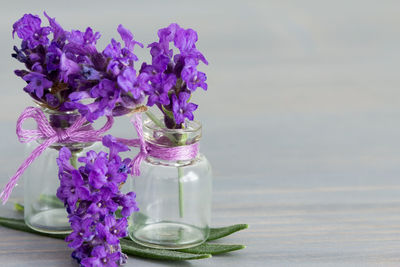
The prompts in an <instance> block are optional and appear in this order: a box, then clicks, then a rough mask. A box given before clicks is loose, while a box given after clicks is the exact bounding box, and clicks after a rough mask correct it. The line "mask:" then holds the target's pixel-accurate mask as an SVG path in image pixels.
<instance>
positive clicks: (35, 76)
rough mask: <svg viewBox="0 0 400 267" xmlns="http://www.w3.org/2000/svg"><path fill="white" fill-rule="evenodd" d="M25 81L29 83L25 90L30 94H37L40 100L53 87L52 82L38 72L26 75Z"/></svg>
mask: <svg viewBox="0 0 400 267" xmlns="http://www.w3.org/2000/svg"><path fill="white" fill-rule="evenodd" d="M23 79H24V80H25V81H27V82H28V85H27V86H26V87H25V88H24V90H25V91H26V92H29V93H35V95H36V96H37V97H39V98H42V96H43V91H44V90H45V89H48V88H50V87H51V86H52V85H53V83H52V82H51V81H49V80H47V79H46V76H45V75H43V74H41V73H37V72H31V73H29V74H27V75H25V76H24V77H23Z"/></svg>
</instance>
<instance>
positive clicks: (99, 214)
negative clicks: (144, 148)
mask: <svg viewBox="0 0 400 267" xmlns="http://www.w3.org/2000/svg"><path fill="white" fill-rule="evenodd" d="M103 144H104V145H105V146H107V147H108V148H109V149H110V152H109V153H105V152H103V151H100V152H99V153H96V152H95V151H89V152H87V153H86V156H85V157H80V158H79V159H78V161H79V162H82V163H84V165H83V166H81V167H79V168H78V169H75V168H74V167H72V166H71V165H70V164H69V160H70V158H71V156H72V155H71V152H70V151H69V150H68V148H62V149H61V150H60V155H59V157H58V159H57V162H58V164H59V166H60V169H59V178H60V187H59V189H58V191H57V196H58V197H59V198H60V199H61V200H62V201H63V202H64V203H65V206H66V209H67V212H68V214H69V218H70V223H71V228H72V233H71V234H70V235H69V236H68V237H67V238H66V241H67V242H69V246H70V247H71V248H73V249H74V251H73V252H72V255H71V256H72V257H73V258H74V259H76V260H77V261H78V262H79V263H80V264H81V265H82V266H117V265H120V264H123V263H125V262H126V259H127V257H126V255H125V254H123V253H121V247H120V245H119V239H120V238H122V237H125V236H126V235H127V227H128V221H127V218H126V217H128V216H130V214H131V213H132V212H133V211H137V210H138V208H137V205H136V201H135V199H136V195H135V193H133V192H130V193H128V194H122V193H121V192H120V187H121V186H122V184H123V183H124V182H125V181H126V178H127V170H128V169H127V167H126V166H127V164H129V162H130V159H125V160H123V161H122V160H121V158H120V156H119V155H118V153H119V152H123V151H126V150H127V149H128V148H127V147H126V146H125V145H122V144H120V143H118V142H117V140H116V139H115V138H114V137H112V136H105V137H103ZM118 207H121V208H122V210H121V215H122V216H123V218H120V219H116V218H115V217H116V215H115V212H116V211H117V209H118Z"/></svg>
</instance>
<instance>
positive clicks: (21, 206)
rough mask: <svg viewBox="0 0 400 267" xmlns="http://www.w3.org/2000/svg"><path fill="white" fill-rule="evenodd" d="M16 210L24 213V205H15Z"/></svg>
mask: <svg viewBox="0 0 400 267" xmlns="http://www.w3.org/2000/svg"><path fill="white" fill-rule="evenodd" d="M14 209H15V210H16V211H18V212H24V205H22V204H19V203H15V204H14Z"/></svg>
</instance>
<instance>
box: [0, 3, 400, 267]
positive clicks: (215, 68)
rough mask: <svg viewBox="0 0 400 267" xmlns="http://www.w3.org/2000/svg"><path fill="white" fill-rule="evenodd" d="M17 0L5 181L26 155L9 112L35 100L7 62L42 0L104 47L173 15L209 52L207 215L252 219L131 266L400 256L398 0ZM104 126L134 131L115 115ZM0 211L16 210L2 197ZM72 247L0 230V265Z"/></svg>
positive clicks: (64, 255) (1, 177)
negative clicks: (202, 253) (191, 248)
mask: <svg viewBox="0 0 400 267" xmlns="http://www.w3.org/2000/svg"><path fill="white" fill-rule="evenodd" d="M22 2H23V3H21V1H14V2H12V3H9V4H8V5H7V7H4V8H2V9H1V10H0V15H1V16H0V20H1V23H0V35H1V36H2V42H0V51H2V53H1V54H0V58H1V60H0V70H1V71H0V79H1V80H2V89H1V97H0V125H1V131H0V145H1V151H2V153H0V183H1V184H5V182H6V180H7V178H8V177H10V176H11V175H12V174H13V172H14V171H15V170H16V169H17V167H18V164H19V163H20V162H21V161H22V157H23V155H24V145H21V144H19V143H18V141H17V139H16V137H15V121H16V118H17V116H18V114H19V113H20V112H21V111H22V110H23V109H24V107H25V106H27V105H31V101H30V99H29V98H28V97H26V96H23V94H24V93H23V92H22V90H21V88H22V87H23V86H24V83H23V82H22V81H21V80H20V79H18V78H16V77H15V76H14V75H13V73H12V70H13V69H15V68H17V66H18V67H20V66H19V65H17V63H16V62H14V60H13V59H11V58H9V54H10V53H11V48H12V46H13V45H14V44H15V43H16V41H13V40H12V39H11V38H10V32H11V30H10V29H11V26H12V22H13V21H15V20H16V19H17V18H18V17H20V16H21V15H22V14H23V13H25V12H27V11H29V12H32V13H37V14H40V13H41V12H42V11H43V8H44V7H46V11H47V12H48V13H49V14H50V15H51V16H55V17H57V19H58V20H59V22H60V23H61V24H62V25H64V26H65V28H67V29H72V28H73V29H77V28H79V29H82V28H84V27H86V26H87V25H92V26H93V27H94V28H95V29H96V30H99V31H101V32H102V34H103V37H102V39H101V40H100V46H102V47H104V46H105V45H106V44H107V43H108V42H109V40H110V38H111V36H113V37H115V36H116V27H117V25H118V24H119V23H122V24H123V25H124V26H126V27H128V28H130V29H132V30H133V32H134V34H135V37H136V38H138V39H139V40H141V41H143V42H144V43H150V42H152V41H153V40H154V38H155V31H156V29H157V28H159V27H161V26H163V25H167V24H169V23H170V22H173V21H176V22H178V23H180V24H182V25H184V26H185V27H193V28H195V29H196V30H198V32H199V40H200V41H199V45H198V47H199V49H200V50H201V51H203V52H204V53H205V55H206V57H207V59H208V60H209V61H210V65H209V67H207V68H203V70H205V71H206V72H207V75H208V81H209V90H208V91H207V93H204V92H200V91H199V92H196V95H195V96H194V101H195V102H196V103H199V104H200V106H199V110H198V111H196V112H198V113H197V114H196V118H197V119H198V120H200V121H202V122H203V131H204V132H203V138H202V140H201V151H202V152H203V153H204V154H206V155H207V157H208V159H209V160H210V162H211V163H212V165H213V170H214V176H215V179H214V193H213V198H214V199H213V216H212V220H213V226H216V227H217V226H225V225H230V224H234V223H248V224H249V225H250V228H249V229H247V230H245V231H243V232H240V233H237V234H235V235H232V236H230V237H227V238H225V239H223V240H221V241H219V242H227V243H239V244H244V245H246V246H247V248H246V249H245V250H243V251H238V252H233V253H229V254H227V255H220V256H215V257H213V258H211V259H206V260H201V261H191V262H159V261H152V260H145V259H139V258H130V259H129V263H128V264H127V266H144V267H149V266H200V267H202V266H204V267H206V266H220V267H225V266H241V267H254V266H335V267H336V266H400V253H399V251H400V180H399V174H400V156H399V155H400V152H399V151H400V141H399V136H400V126H399V125H400V124H399V118H400V109H399V99H400V91H399V90H398V89H399V85H400V76H399V74H398V72H399V67H400V66H399V62H400V50H399V48H398V47H399V45H398V44H399V43H400V27H398V25H400V17H399V16H398V10H399V8H400V2H399V1H389V0H388V1H381V2H377V1H361V0H352V1H330V2H327V1H318V0H306V1H301V2H300V1H227V0H223V1H211V0H210V1H202V2H201V3H200V2H196V3H194V2H189V1H186V2H183V1H177V0H171V1H168V2H167V1H147V2H146V1H137V2H135V1H126V2H124V3H123V4H112V5H111V4H110V2H109V1H105V0H99V1H96V5H93V4H82V1H80V2H79V8H76V4H75V3H74V4H71V1H64V2H59V3H55V2H54V1H48V0H46V1H42V2H41V3H43V5H38V4H37V2H36V1H22ZM77 3H78V2H77ZM137 51H138V52H137V53H138V56H139V57H140V58H143V59H145V60H147V59H148V55H145V53H146V51H145V50H143V51H141V50H139V49H138V50H137ZM111 133H113V134H114V135H117V136H120V137H132V135H133V128H132V127H131V126H130V123H129V121H128V120H127V119H126V118H122V119H118V121H117V123H116V125H115V127H114V129H113V130H112V131H111ZM24 178H26V177H24ZM23 190H24V188H23V182H21V183H20V184H19V186H18V188H17V189H16V191H15V193H14V194H13V195H12V198H11V199H10V201H11V202H12V201H20V199H21V197H22V196H23ZM0 216H13V217H17V216H20V215H18V214H17V213H15V212H13V210H12V204H11V203H10V204H7V205H6V206H2V207H0ZM69 255H70V250H69V249H68V248H67V246H66V244H65V243H64V242H63V241H61V240H53V239H48V238H44V237H38V236H34V235H31V234H27V233H21V232H17V231H14V230H9V229H5V228H0V266H5V267H9V266H13V267H22V266H33V267H36V266H76V263H75V262H74V261H72V260H71V259H70V256H69Z"/></svg>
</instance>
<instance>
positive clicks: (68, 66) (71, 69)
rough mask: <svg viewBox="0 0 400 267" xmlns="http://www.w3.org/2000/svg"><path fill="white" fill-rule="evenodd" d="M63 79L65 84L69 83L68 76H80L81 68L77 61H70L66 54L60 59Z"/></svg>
mask: <svg viewBox="0 0 400 267" xmlns="http://www.w3.org/2000/svg"><path fill="white" fill-rule="evenodd" d="M60 70H61V78H62V80H63V81H64V82H68V76H69V75H71V74H78V73H80V71H81V67H80V66H79V64H78V63H76V62H75V61H73V60H71V59H69V58H68V57H67V55H66V54H65V53H63V54H62V55H61V59H60Z"/></svg>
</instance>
